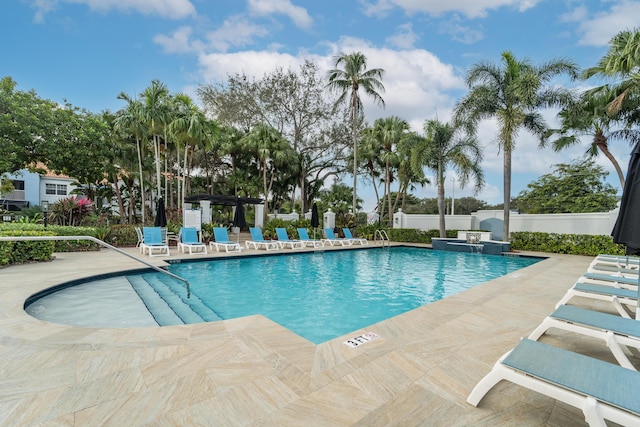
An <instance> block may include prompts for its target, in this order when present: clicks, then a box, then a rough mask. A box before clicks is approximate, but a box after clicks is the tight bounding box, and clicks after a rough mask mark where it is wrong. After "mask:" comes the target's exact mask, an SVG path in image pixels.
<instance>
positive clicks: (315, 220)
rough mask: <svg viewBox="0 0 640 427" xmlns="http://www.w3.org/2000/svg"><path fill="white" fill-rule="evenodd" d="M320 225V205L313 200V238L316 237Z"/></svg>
mask: <svg viewBox="0 0 640 427" xmlns="http://www.w3.org/2000/svg"><path fill="white" fill-rule="evenodd" d="M319 225H320V217H319V216H318V205H317V204H316V202H313V206H312V207H311V226H312V227H313V238H314V239H315V238H316V228H318V226H319Z"/></svg>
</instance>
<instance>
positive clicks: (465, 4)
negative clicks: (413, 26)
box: [361, 0, 541, 18]
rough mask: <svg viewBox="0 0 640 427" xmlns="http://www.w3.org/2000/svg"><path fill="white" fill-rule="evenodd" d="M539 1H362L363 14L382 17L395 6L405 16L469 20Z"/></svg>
mask: <svg viewBox="0 0 640 427" xmlns="http://www.w3.org/2000/svg"><path fill="white" fill-rule="evenodd" d="M540 1H541V0H472V1H470V0H447V1H442V0H377V1H374V2H366V1H365V0H362V2H361V3H362V4H363V7H364V11H365V14H366V15H368V16H371V15H378V16H383V15H384V14H386V13H387V12H388V11H389V10H390V9H391V8H392V7H393V6H397V7H399V8H401V9H403V10H404V11H405V13H407V14H409V15H410V14H414V13H427V14H429V15H433V16H440V15H442V14H443V13H447V12H459V13H462V14H463V15H465V16H467V17H469V18H482V17H485V16H486V15H487V12H488V11H489V10H492V9H498V8H500V7H504V6H511V7H515V8H517V9H518V10H519V11H520V12H523V11H525V10H527V9H530V8H532V7H534V6H535V5H536V4H537V3H539V2H540Z"/></svg>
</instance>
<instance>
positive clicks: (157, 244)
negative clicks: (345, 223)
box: [136, 227, 369, 256]
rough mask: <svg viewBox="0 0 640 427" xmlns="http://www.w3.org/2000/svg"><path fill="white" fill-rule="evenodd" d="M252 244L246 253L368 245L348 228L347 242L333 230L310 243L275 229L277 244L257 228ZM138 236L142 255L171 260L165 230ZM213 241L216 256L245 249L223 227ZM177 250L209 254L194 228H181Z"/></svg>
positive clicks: (304, 235)
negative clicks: (291, 237) (252, 250)
mask: <svg viewBox="0 0 640 427" xmlns="http://www.w3.org/2000/svg"><path fill="white" fill-rule="evenodd" d="M249 231H250V233H251V240H247V241H246V242H245V247H246V248H247V249H266V250H277V249H284V248H291V249H302V248H305V247H314V248H318V247H324V246H325V244H329V245H331V246H334V245H341V246H351V245H353V244H359V245H367V244H369V242H368V241H367V239H362V238H356V237H353V236H352V235H351V231H350V230H349V229H348V228H344V229H343V232H344V234H345V237H344V238H338V237H336V236H335V234H334V232H333V229H331V228H325V230H324V233H325V236H326V237H325V238H323V239H311V238H309V234H308V232H307V229H306V228H298V230H297V231H298V237H299V239H290V238H289V236H288V234H287V230H286V229H285V228H276V234H277V236H278V240H266V239H265V238H264V237H263V235H262V230H260V229H259V228H257V227H250V229H249ZM136 232H137V233H138V245H137V246H138V247H139V249H140V252H141V253H143V254H146V253H148V254H149V256H160V255H164V256H168V255H170V250H169V244H168V241H167V231H166V228H161V227H143V228H139V227H136ZM213 234H214V235H213V237H214V240H212V241H211V242H209V247H210V248H211V249H212V250H213V249H215V250H216V252H219V251H221V250H223V249H224V250H225V251H226V252H240V251H241V250H242V246H241V245H240V243H239V242H234V241H232V240H230V239H229V234H228V232H227V229H226V228H224V227H215V228H214V229H213ZM177 242H178V243H177V245H178V250H179V251H181V252H182V253H185V251H186V250H188V251H189V254H194V253H196V254H207V253H208V251H207V245H205V244H204V243H202V241H201V239H200V236H199V235H198V231H197V230H196V229H195V228H193V227H182V228H181V229H180V233H179V234H178V239H177Z"/></svg>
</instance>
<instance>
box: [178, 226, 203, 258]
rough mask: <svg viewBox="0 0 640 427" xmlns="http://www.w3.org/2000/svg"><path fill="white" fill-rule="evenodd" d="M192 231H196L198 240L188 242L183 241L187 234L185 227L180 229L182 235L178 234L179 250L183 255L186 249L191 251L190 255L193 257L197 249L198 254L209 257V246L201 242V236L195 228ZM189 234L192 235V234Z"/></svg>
mask: <svg viewBox="0 0 640 427" xmlns="http://www.w3.org/2000/svg"><path fill="white" fill-rule="evenodd" d="M192 230H193V231H195V233H196V236H197V239H198V240H197V241H191V240H189V241H186V242H185V241H183V239H184V232H185V227H183V228H181V229H180V233H179V234H178V250H179V251H182V253H185V249H189V255H193V250H194V249H195V250H196V254H201V255H207V245H205V244H204V243H202V242H201V241H200V235H199V234H198V231H197V230H196V229H195V228H193V229H192ZM187 233H189V234H191V233H192V232H187ZM190 237H193V236H190Z"/></svg>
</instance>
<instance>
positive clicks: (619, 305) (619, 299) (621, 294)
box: [556, 282, 638, 319]
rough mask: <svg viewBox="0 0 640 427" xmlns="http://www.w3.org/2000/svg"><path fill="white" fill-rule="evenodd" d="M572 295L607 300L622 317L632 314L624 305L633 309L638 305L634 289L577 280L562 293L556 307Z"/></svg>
mask: <svg viewBox="0 0 640 427" xmlns="http://www.w3.org/2000/svg"><path fill="white" fill-rule="evenodd" d="M573 297H583V298H590V299H596V300H600V301H609V302H611V303H612V304H613V306H614V307H615V309H616V310H617V311H618V313H620V315H621V316H622V317H626V318H629V319H630V318H632V315H631V314H630V312H629V311H628V310H627V309H626V308H625V306H628V307H633V310H635V308H636V307H637V306H638V299H637V298H638V293H637V291H635V290H631V289H620V288H616V287H613V286H607V285H597V284H591V283H580V282H578V283H576V284H575V285H573V287H572V288H570V289H569V290H568V291H567V293H566V294H564V296H563V297H562V298H561V299H560V301H559V302H558V304H556V308H558V307H560V306H561V305H564V304H567V303H568V302H569V301H570V300H571V299H572V298H573Z"/></svg>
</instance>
